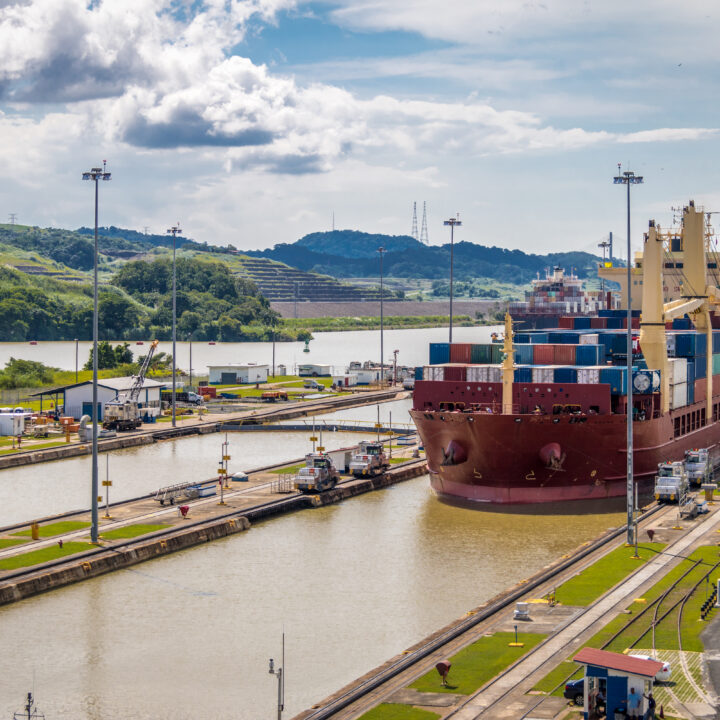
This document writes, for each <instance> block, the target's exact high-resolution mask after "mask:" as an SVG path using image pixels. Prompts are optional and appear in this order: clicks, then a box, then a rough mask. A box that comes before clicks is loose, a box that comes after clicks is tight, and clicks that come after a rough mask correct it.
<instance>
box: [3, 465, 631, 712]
mask: <svg viewBox="0 0 720 720" xmlns="http://www.w3.org/2000/svg"><path fill="white" fill-rule="evenodd" d="M622 521H623V515H622V514H621V513H618V514H597V515H592V514H585V515H581V516H573V515H565V516H563V515H557V514H556V515H550V516H542V515H539V516H518V515H507V514H503V513H483V512H479V511H474V510H469V509H464V508H458V507H452V506H449V505H444V504H442V503H440V502H438V501H437V499H436V498H435V497H434V496H433V495H432V493H431V492H430V490H429V486H428V479H427V477H424V478H417V479H415V480H411V481H408V482H406V483H402V484H400V485H397V486H395V487H392V488H389V489H387V490H383V491H378V492H375V493H371V494H368V495H364V496H361V497H358V498H354V499H352V500H348V501H346V502H344V503H342V504H340V505H337V506H333V507H327V508H320V509H315V510H308V511H303V512H299V513H296V514H294V515H289V516H285V517H281V518H276V519H273V520H270V521H267V522H265V523H262V524H259V525H257V526H255V527H253V528H252V529H251V530H249V531H248V532H246V533H243V534H242V535H237V536H234V537H231V538H227V539H225V540H222V541H217V542H214V543H211V544H208V545H204V546H201V547H197V548H194V549H191V550H187V551H184V552H181V553H178V554H176V555H171V556H169V557H166V558H162V559H158V560H155V561H152V562H148V563H145V564H143V565H141V566H138V567H136V568H133V569H129V570H123V571H120V572H118V573H115V574H112V575H107V576H104V577H101V578H97V579H95V580H91V581H88V582H86V583H83V584H80V585H76V586H72V587H68V588H64V589H62V590H58V591H55V592H53V593H50V594H47V595H43V596H39V597H36V598H32V599H29V600H26V601H23V602H21V603H19V604H17V605H13V606H9V607H4V608H0V647H2V650H3V651H2V653H0V717H10V716H11V715H10V713H11V712H13V711H16V710H19V709H20V707H21V705H22V701H23V697H24V694H25V693H26V692H27V691H29V690H31V689H32V687H33V677H34V678H35V692H36V696H37V699H38V704H39V707H40V709H41V710H42V711H44V712H45V714H46V716H47V718H48V720H114V719H117V720H132V719H135V718H137V719H138V720H146V719H147V720H151V719H152V720H162V719H165V718H167V719H168V720H170V719H171V718H172V720H179V719H184V718H188V719H190V718H193V719H197V718H220V719H224V718H228V720H229V719H230V718H233V719H235V718H240V720H260V719H261V718H272V717H274V716H275V712H276V705H275V703H276V688H277V686H276V680H275V678H274V677H273V676H271V675H269V674H268V659H269V658H270V657H274V658H276V659H277V658H278V657H279V655H280V638H281V633H282V632H283V630H284V631H285V633H286V657H285V672H286V678H287V685H286V711H285V714H284V717H285V718H290V717H292V716H293V715H294V714H296V713H297V712H299V711H300V710H302V709H304V708H306V707H309V706H311V705H312V704H313V703H315V702H317V701H318V700H320V699H322V698H323V697H325V696H326V695H328V694H330V693H332V692H333V691H335V690H337V689H338V688H339V687H341V686H342V685H343V684H345V683H347V682H349V681H351V680H353V679H354V678H356V677H358V676H359V675H362V674H363V673H365V672H367V671H368V670H370V669H371V668H373V667H375V666H377V665H379V664H380V663H382V662H383V661H385V660H386V659H387V658H389V657H390V656H392V655H394V654H396V653H398V652H400V651H401V650H403V649H405V648H407V647H408V646H410V645H412V644H413V643H415V642H417V641H418V640H420V639H421V638H423V637H425V636H426V635H428V634H430V633H431V632H433V631H435V630H437V629H438V628H440V627H441V626H443V625H444V624H446V623H448V622H450V621H451V620H453V619H455V618H458V617H460V616H462V615H463V614H464V613H465V612H466V611H467V610H469V609H471V608H473V607H475V606H477V605H479V604H480V603H482V602H483V601H485V600H487V599H488V598H490V597H491V596H493V595H494V594H496V593H497V592H499V591H501V590H503V589H504V588H506V587H508V586H509V585H511V584H513V583H515V582H516V581H518V580H520V579H522V578H525V577H528V576H529V575H531V574H532V573H533V572H535V571H537V570H538V569H540V568H541V567H542V566H543V565H545V564H547V563H548V562H550V561H551V560H554V559H556V558H557V557H558V556H559V555H561V554H563V553H565V552H567V551H568V550H570V549H572V548H574V547H576V546H577V545H578V544H579V543H581V542H583V541H585V540H589V539H590V538H592V537H594V536H596V535H597V534H598V533H600V532H601V531H603V530H605V529H607V528H608V527H610V526H617V525H619V524H620V523H622Z"/></svg>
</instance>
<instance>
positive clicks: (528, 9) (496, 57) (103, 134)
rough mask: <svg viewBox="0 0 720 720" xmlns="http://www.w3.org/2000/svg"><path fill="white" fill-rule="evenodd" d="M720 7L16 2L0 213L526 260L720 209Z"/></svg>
mask: <svg viewBox="0 0 720 720" xmlns="http://www.w3.org/2000/svg"><path fill="white" fill-rule="evenodd" d="M719 19H720V9H716V8H715V7H714V6H712V5H710V4H708V3H705V2H699V1H698V0H688V1H687V2H685V3H683V4H678V3H674V2H669V1H668V0H635V2H633V3H627V2H620V0H605V1H604V2H595V0H585V1H584V2H578V1H576V0H555V1H550V0H546V1H545V2H535V1H534V0H473V1H472V2H469V1H466V0H443V1H442V2H440V1H439V0H384V1H382V2H381V1H380V0H331V1H328V2H312V3H306V2H302V0H204V1H203V0H123V1H122V2H121V1H120V0H114V1H113V2H109V1H107V0H105V1H103V0H96V1H95V2H94V3H92V4H88V3H86V2H83V1H82V0H30V1H29V2H28V1H27V0H23V1H22V2H16V1H15V0H0V48H2V50H0V59H2V62H0V130H1V132H0V148H1V149H2V156H3V163H2V164H0V198H2V201H0V220H5V219H6V217H7V215H8V214H9V213H11V212H12V213H17V215H18V220H19V221H20V222H24V223H28V224H36V225H42V226H46V225H54V226H62V227H78V226H80V225H87V224H89V223H90V222H91V220H92V215H91V209H92V208H91V199H92V198H91V193H90V189H89V188H88V187H87V186H83V185H82V183H81V182H80V181H79V177H80V173H81V172H82V170H85V169H87V168H89V167H91V166H93V165H95V164H97V163H98V162H100V161H101V160H102V159H107V160H108V165H109V167H110V169H111V170H112V172H113V180H112V182H111V183H110V184H107V185H105V186H103V197H102V204H101V216H100V220H101V223H103V224H114V225H119V226H126V227H131V228H136V229H141V228H143V227H145V226H148V227H149V228H150V229H151V230H153V231H160V232H162V231H163V230H164V228H166V227H169V226H170V225H171V224H173V223H174V222H176V221H178V220H179V221H180V222H181V224H182V226H183V228H184V229H185V231H186V233H187V235H188V236H190V237H193V238H196V239H198V240H200V241H207V242H210V243H217V244H223V245H224V244H233V245H235V246H237V247H239V248H240V249H243V248H247V249H254V248H260V247H268V246H271V245H273V244H275V243H277V242H293V241H294V240H296V239H297V238H299V237H301V236H302V235H304V234H306V233H309V232H315V231H319V230H325V229H329V228H330V225H331V222H332V215H333V212H334V213H335V218H336V226H337V227H342V228H352V229H358V230H366V231H368V232H385V233H390V234H402V233H408V232H409V231H410V226H411V217H412V203H413V201H417V202H418V204H419V205H420V206H421V204H422V202H423V201H427V203H428V223H429V235H430V240H431V242H432V243H440V242H446V241H447V237H446V234H447V233H446V230H445V229H444V228H443V226H442V220H443V219H445V218H447V217H449V216H451V215H454V214H455V213H457V212H459V213H460V216H461V219H462V220H463V227H462V229H461V230H460V231H459V235H460V237H461V238H462V239H466V240H472V241H476V242H482V243H485V244H492V245H500V246H503V247H509V248H520V249H523V250H526V251H529V252H547V251H551V250H570V249H582V250H592V249H593V248H595V247H596V245H597V243H598V242H600V241H601V240H603V239H604V237H605V236H606V235H607V233H608V232H609V231H614V232H615V234H616V237H619V238H622V239H623V240H624V233H625V231H624V228H625V214H624V213H625V196H624V194H623V192H622V190H621V189H620V188H617V187H613V185H612V176H613V174H615V172H616V170H617V163H618V162H622V163H623V165H624V166H626V167H630V168H631V169H633V170H634V171H635V172H636V173H639V174H642V175H644V177H645V181H646V182H645V185H644V186H642V187H638V188H636V189H635V190H634V191H633V240H634V244H635V245H636V246H639V243H640V241H641V234H642V231H643V229H644V228H645V227H646V224H647V221H648V219H649V218H651V217H652V218H655V219H656V220H657V221H658V222H659V223H661V224H667V223H668V222H669V221H670V219H671V217H672V214H671V210H670V208H671V207H672V206H677V205H680V204H682V203H684V202H687V200H688V199H689V198H694V199H695V200H696V201H697V202H698V203H700V204H705V205H706V206H707V208H708V209H709V210H716V209H720V187H719V184H718V179H717V171H716V165H717V162H716V161H715V159H714V158H715V157H716V156H717V150H718V129H717V125H718V121H717V117H718V112H717V111H718V107H717V106H718V102H717V100H716V97H717V95H718V92H717V91H718V87H717V86H718V80H717V78H718V77H720V74H719V73H718V49H717V43H716V41H715V38H716V35H717V28H718V20H719Z"/></svg>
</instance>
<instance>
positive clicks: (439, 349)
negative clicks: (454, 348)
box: [430, 343, 450, 365]
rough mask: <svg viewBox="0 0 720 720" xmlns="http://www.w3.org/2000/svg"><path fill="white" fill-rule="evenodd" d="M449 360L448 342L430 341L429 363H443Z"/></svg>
mask: <svg viewBox="0 0 720 720" xmlns="http://www.w3.org/2000/svg"><path fill="white" fill-rule="evenodd" d="M449 362H450V343H430V364H431V365H444V364H445V363H449Z"/></svg>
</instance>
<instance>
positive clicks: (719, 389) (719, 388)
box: [712, 375, 720, 395]
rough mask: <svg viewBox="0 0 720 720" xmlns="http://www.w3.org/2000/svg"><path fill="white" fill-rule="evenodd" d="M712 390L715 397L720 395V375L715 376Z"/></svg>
mask: <svg viewBox="0 0 720 720" xmlns="http://www.w3.org/2000/svg"><path fill="white" fill-rule="evenodd" d="M712 388H713V389H712V391H713V395H720V375H713V378H712Z"/></svg>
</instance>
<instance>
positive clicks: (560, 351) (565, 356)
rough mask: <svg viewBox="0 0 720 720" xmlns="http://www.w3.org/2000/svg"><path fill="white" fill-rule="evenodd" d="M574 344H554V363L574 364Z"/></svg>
mask: <svg viewBox="0 0 720 720" xmlns="http://www.w3.org/2000/svg"><path fill="white" fill-rule="evenodd" d="M574 364H575V346H574V345H555V365H574Z"/></svg>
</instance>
